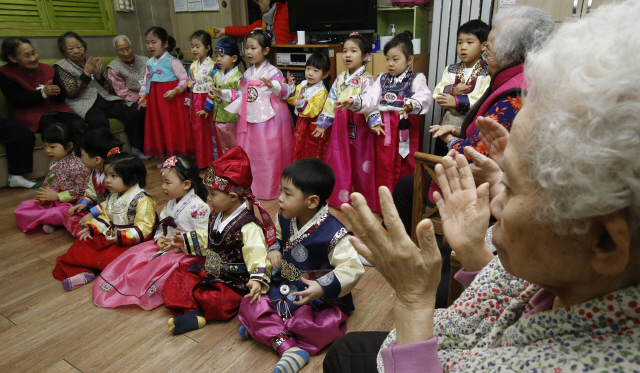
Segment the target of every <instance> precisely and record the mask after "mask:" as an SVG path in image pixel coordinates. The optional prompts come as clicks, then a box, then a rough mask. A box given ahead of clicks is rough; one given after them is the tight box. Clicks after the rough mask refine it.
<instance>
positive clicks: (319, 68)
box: [265, 53, 331, 162]
mask: <svg viewBox="0 0 640 373" xmlns="http://www.w3.org/2000/svg"><path fill="white" fill-rule="evenodd" d="M330 68H331V60H329V57H327V56H325V55H324V54H322V53H314V54H312V55H311V56H309V59H308V60H307V64H306V67H305V71H304V77H305V78H306V80H303V81H302V83H300V84H298V86H295V83H294V82H293V77H292V76H291V75H290V74H287V77H288V78H289V85H284V84H280V83H279V82H274V83H271V82H265V84H267V85H268V84H272V85H273V86H274V87H277V86H281V89H283V90H284V91H283V93H282V94H281V95H280V96H279V97H283V98H285V99H286V100H287V102H288V103H289V105H293V106H294V107H295V110H294V112H295V113H296V115H297V117H298V120H297V121H296V129H295V132H294V133H293V161H294V162H295V161H297V160H300V159H303V158H318V159H319V160H321V161H324V157H325V156H326V155H327V146H328V145H329V137H330V135H331V132H330V130H331V127H329V129H328V131H327V133H324V132H325V131H319V130H318V128H320V129H322V128H321V127H318V126H317V125H316V123H315V122H316V120H317V119H318V115H320V113H321V112H322V108H323V107H324V103H325V101H326V100H327V96H328V95H329V93H328V92H327V89H326V88H325V86H324V83H323V82H322V81H323V80H324V79H326V78H327V77H328V76H329V69H330ZM275 89H276V90H277V89H278V87H277V88H275Z"/></svg>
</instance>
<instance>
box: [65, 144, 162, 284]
mask: <svg viewBox="0 0 640 373" xmlns="http://www.w3.org/2000/svg"><path fill="white" fill-rule="evenodd" d="M104 173H105V181H104V185H105V186H106V188H107V189H108V190H109V192H110V193H111V194H109V197H107V200H106V201H105V202H104V203H103V205H102V206H103V208H102V212H101V213H100V216H98V217H97V218H95V219H92V220H90V221H89V222H87V224H86V225H85V227H83V229H82V230H81V231H80V233H79V234H78V239H77V240H76V242H74V243H73V245H71V247H70V248H69V250H68V251H67V252H66V253H65V254H64V255H61V256H59V257H58V258H56V266H55V268H54V269H53V277H55V278H56V279H58V280H60V281H62V288H63V289H64V290H66V291H71V290H75V289H77V288H78V287H80V286H83V285H85V284H88V283H89V282H91V281H93V278H94V276H95V275H94V272H93V271H94V270H96V269H100V270H102V269H104V268H105V267H106V266H107V264H109V263H111V262H112V261H113V260H114V259H115V258H117V257H118V256H119V255H120V254H122V253H123V252H125V251H126V250H127V249H128V248H129V247H131V245H135V244H138V243H140V242H143V241H145V240H147V239H148V238H149V236H151V233H153V228H154V227H155V222H156V205H157V200H156V199H155V198H154V197H152V196H150V195H149V194H148V193H147V192H145V191H144V189H142V188H143V187H144V186H145V185H146V178H147V169H146V168H145V166H144V163H142V161H141V160H140V158H138V157H137V156H135V155H133V154H128V153H120V149H118V148H114V149H112V150H111V151H109V154H108V156H107V160H106V161H105V164H104Z"/></svg>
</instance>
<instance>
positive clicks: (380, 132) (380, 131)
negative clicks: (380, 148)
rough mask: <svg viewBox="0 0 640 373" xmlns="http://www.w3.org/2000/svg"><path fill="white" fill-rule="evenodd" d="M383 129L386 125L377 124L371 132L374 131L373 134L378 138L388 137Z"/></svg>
mask: <svg viewBox="0 0 640 373" xmlns="http://www.w3.org/2000/svg"><path fill="white" fill-rule="evenodd" d="M382 127H384V123H380V124H376V125H375V126H373V127H371V130H372V131H373V133H375V134H376V135H378V136H379V135H382V136H386V135H387V134H386V133H385V132H384V130H383V129H382Z"/></svg>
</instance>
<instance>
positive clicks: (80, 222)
mask: <svg viewBox="0 0 640 373" xmlns="http://www.w3.org/2000/svg"><path fill="white" fill-rule="evenodd" d="M91 219H93V214H91V213H89V214H87V215H85V216H84V217H83V218H82V219H80V221H79V222H78V225H79V226H81V227H82V228H84V226H85V224H87V223H88V222H89V220H91Z"/></svg>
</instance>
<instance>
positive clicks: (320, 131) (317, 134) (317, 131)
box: [311, 122, 324, 137]
mask: <svg viewBox="0 0 640 373" xmlns="http://www.w3.org/2000/svg"><path fill="white" fill-rule="evenodd" d="M311 124H315V125H316V128H315V129H314V130H313V132H311V134H312V135H313V137H324V128H322V127H320V126H319V125H317V124H316V122H312V123H311Z"/></svg>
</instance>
